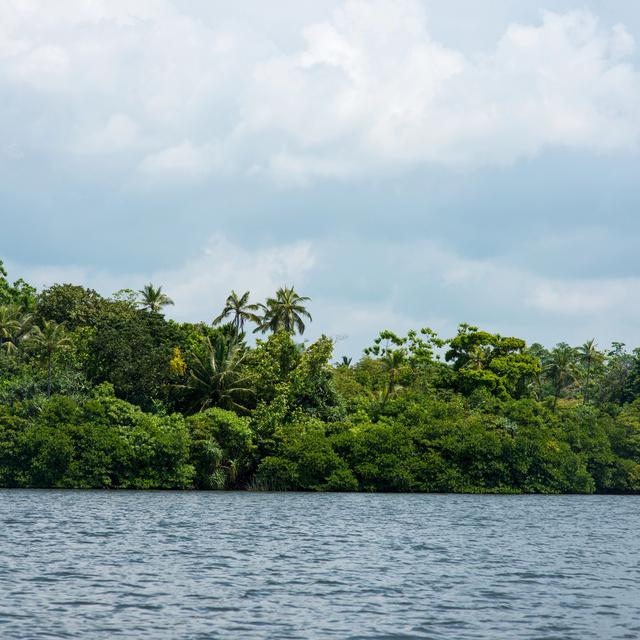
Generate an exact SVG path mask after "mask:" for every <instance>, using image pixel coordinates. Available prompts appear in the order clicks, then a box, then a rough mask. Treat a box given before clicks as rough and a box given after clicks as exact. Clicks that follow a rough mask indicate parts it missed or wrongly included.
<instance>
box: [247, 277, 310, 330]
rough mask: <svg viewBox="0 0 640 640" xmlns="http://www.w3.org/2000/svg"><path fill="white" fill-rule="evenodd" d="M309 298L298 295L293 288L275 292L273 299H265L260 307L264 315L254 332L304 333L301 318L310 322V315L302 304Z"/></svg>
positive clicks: (283, 288) (284, 288)
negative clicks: (264, 302) (265, 301)
mask: <svg viewBox="0 0 640 640" xmlns="http://www.w3.org/2000/svg"><path fill="white" fill-rule="evenodd" d="M309 300H311V298H307V297H306V296H300V295H298V294H297V293H296V292H295V290H294V289H293V287H282V288H280V289H278V291H276V297H275V298H267V303H266V304H265V305H262V309H263V311H264V315H263V316H262V319H261V321H260V324H259V325H258V327H257V328H256V330H255V331H254V333H255V332H256V331H261V332H262V333H265V332H266V331H272V332H273V333H276V332H278V331H286V332H287V333H295V332H296V331H297V332H298V333H300V334H303V333H304V330H305V326H304V322H303V320H302V318H303V317H305V318H308V319H309V320H312V318H311V314H310V313H309V312H308V311H307V309H306V308H305V306H304V305H303V304H302V303H303V302H308V301H309Z"/></svg>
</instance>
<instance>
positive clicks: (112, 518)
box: [0, 491, 640, 640]
mask: <svg viewBox="0 0 640 640" xmlns="http://www.w3.org/2000/svg"><path fill="white" fill-rule="evenodd" d="M639 532H640V498H636V497H613V496H612V497H607V496H583V497H580V496H558V497H543V496H461V495H457V496H452V495H364V494H359V495H344V494H292V493H289V494H265V493H168V492H159V493H145V492H132V493H125V492H122V493H107V492H71V491H67V492H62V491H0V638H2V639H3V640H9V639H11V640H13V639H16V640H17V639H19V640H29V639H30V638H38V639H40V638H90V639H92V640H93V639H102V638H104V639H109V638H118V637H122V638H134V639H137V638H149V639H154V640H156V639H161V638H172V639H173V638H184V639H189V640H192V639H204V638H207V639H209V638H234V639H235V638H318V639H323V640H324V639H327V638H341V639H342V638H432V639H439V638H446V639H447V640H450V639H452V638H454V639H455V638H487V639H491V640H495V639H498V638H505V639H506V638H508V639H513V638H527V639H531V638H547V639H551V638H554V639H560V638H563V639H564V638H577V639H580V640H584V639H587V638H597V639H599V640H600V639H603V638H606V639H613V638H640V538H639V536H638V533H639Z"/></svg>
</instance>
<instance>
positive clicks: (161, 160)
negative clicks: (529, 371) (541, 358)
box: [0, 0, 640, 355]
mask: <svg viewBox="0 0 640 640" xmlns="http://www.w3.org/2000/svg"><path fill="white" fill-rule="evenodd" d="M131 5H135V8H131ZM267 5H268V8H267ZM638 40H640V3H637V2H632V1H630V0H580V2H576V1H573V2H571V1H569V0H548V2H546V3H543V2H542V1H541V0H485V1H484V2H482V3H480V2H477V0H449V1H448V2H446V3H443V2H438V1H437V0H296V2H291V1H289V0H272V1H271V2H269V3H265V2H263V1H262V0H235V1H234V2H233V3H230V2H228V1H226V0H137V1H136V2H135V3H132V2H130V1H129V0H54V1H51V0H0V258H2V259H4V261H5V264H6V266H7V267H8V268H9V270H10V274H9V275H10V276H13V277H15V278H17V277H20V276H22V277H25V278H26V279H29V280H30V281H32V282H33V283H35V284H37V285H39V286H43V285H46V284H50V283H52V282H68V281H73V282H79V283H82V284H85V285H87V286H92V287H94V288H96V289H98V290H99V291H101V292H102V293H105V294H110V293H112V292H113V291H116V290H117V289H120V288H123V287H132V288H139V287H141V286H142V285H143V284H144V283H146V282H148V281H153V282H154V283H156V284H162V285H164V287H165V289H166V290H167V293H169V295H171V297H172V298H173V299H174V300H175V302H176V305H175V307H174V308H172V309H171V311H170V315H171V316H172V317H175V318H177V319H181V320H199V319H206V320H210V319H211V318H212V317H213V316H214V315H216V314H217V313H218V311H219V309H220V307H221V306H222V304H223V301H224V298H225V297H226V295H227V293H228V291H229V290H230V289H231V288H235V289H236V290H242V291H244V290H246V289H250V290H251V291H252V293H253V294H255V297H256V298H260V297H263V296H265V295H268V294H271V293H272V292H273V291H274V290H275V288H277V287H278V286H280V285H282V284H293V285H295V287H296V288H297V289H298V290H299V291H300V292H301V293H303V294H306V295H309V296H311V297H312V298H313V302H312V303H311V305H310V310H311V311H312V313H313V315H314V323H313V326H312V327H311V328H310V331H309V337H310V338H313V337H315V336H316V335H318V334H319V333H327V334H329V335H332V336H336V337H339V338H340V342H339V343H338V346H337V354H338V355H340V354H341V353H353V354H357V353H358V352H359V350H360V349H361V348H362V347H363V346H365V345H366V344H368V343H370V341H371V339H372V338H373V337H374V336H375V335H376V333H377V332H378V330H380V329H382V328H392V329H396V330H398V331H402V330H405V329H407V328H409V327H411V326H413V327H421V326H431V327H433V328H435V329H437V330H438V331H440V332H442V334H444V335H445V336H448V335H451V333H452V332H454V331H455V327H456V325H457V324H458V323H459V322H463V321H465V322H471V323H474V324H478V325H480V326H482V327H483V328H487V329H489V330H495V331H499V332H501V333H503V334H510V335H514V334H515V335H518V336H522V337H525V338H527V339H528V340H530V341H533V340H538V341H542V342H544V343H546V344H554V343H555V342H557V341H559V340H562V339H566V340H568V341H571V342H574V343H578V342H582V341H584V340H586V339H588V338H591V337H593V336H596V337H597V339H598V341H599V343H600V344H601V345H602V346H604V345H606V344H607V343H608V342H609V341H611V340H614V339H615V340H622V341H624V342H627V344H629V345H632V346H636V345H638V344H640V260H639V258H638V247H639V240H640V218H639V217H638V214H639V213H640V207H639V204H640V153H639V151H640V54H639V52H638V47H637V42H638Z"/></svg>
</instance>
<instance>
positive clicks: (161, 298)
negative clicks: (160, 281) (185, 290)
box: [138, 283, 173, 313]
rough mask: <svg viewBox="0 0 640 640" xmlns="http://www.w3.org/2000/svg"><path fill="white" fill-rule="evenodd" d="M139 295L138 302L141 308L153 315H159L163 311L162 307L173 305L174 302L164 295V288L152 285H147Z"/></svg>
mask: <svg viewBox="0 0 640 640" xmlns="http://www.w3.org/2000/svg"><path fill="white" fill-rule="evenodd" d="M138 293H139V294H140V300H139V301H138V304H139V305H140V307H141V308H142V309H146V310H147V311H151V312H152V313H159V312H160V311H162V307H167V306H169V305H172V304H173V300H172V299H171V298H170V297H169V296H168V295H166V294H164V293H162V287H157V288H156V287H154V286H153V285H152V284H151V283H149V284H147V285H145V286H144V287H143V288H142V289H140V291H138Z"/></svg>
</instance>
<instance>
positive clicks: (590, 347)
mask: <svg viewBox="0 0 640 640" xmlns="http://www.w3.org/2000/svg"><path fill="white" fill-rule="evenodd" d="M597 347H598V345H597V344H596V341H595V338H592V339H591V340H588V341H587V342H585V343H584V344H583V345H581V346H579V347H578V361H579V362H580V364H582V365H583V366H584V368H585V376H584V385H583V387H582V399H583V401H584V403H585V404H587V403H588V402H589V387H590V384H591V376H592V374H593V369H594V367H595V366H596V365H598V364H600V363H601V362H602V360H603V359H604V356H603V354H602V353H600V351H598V348H597Z"/></svg>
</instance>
